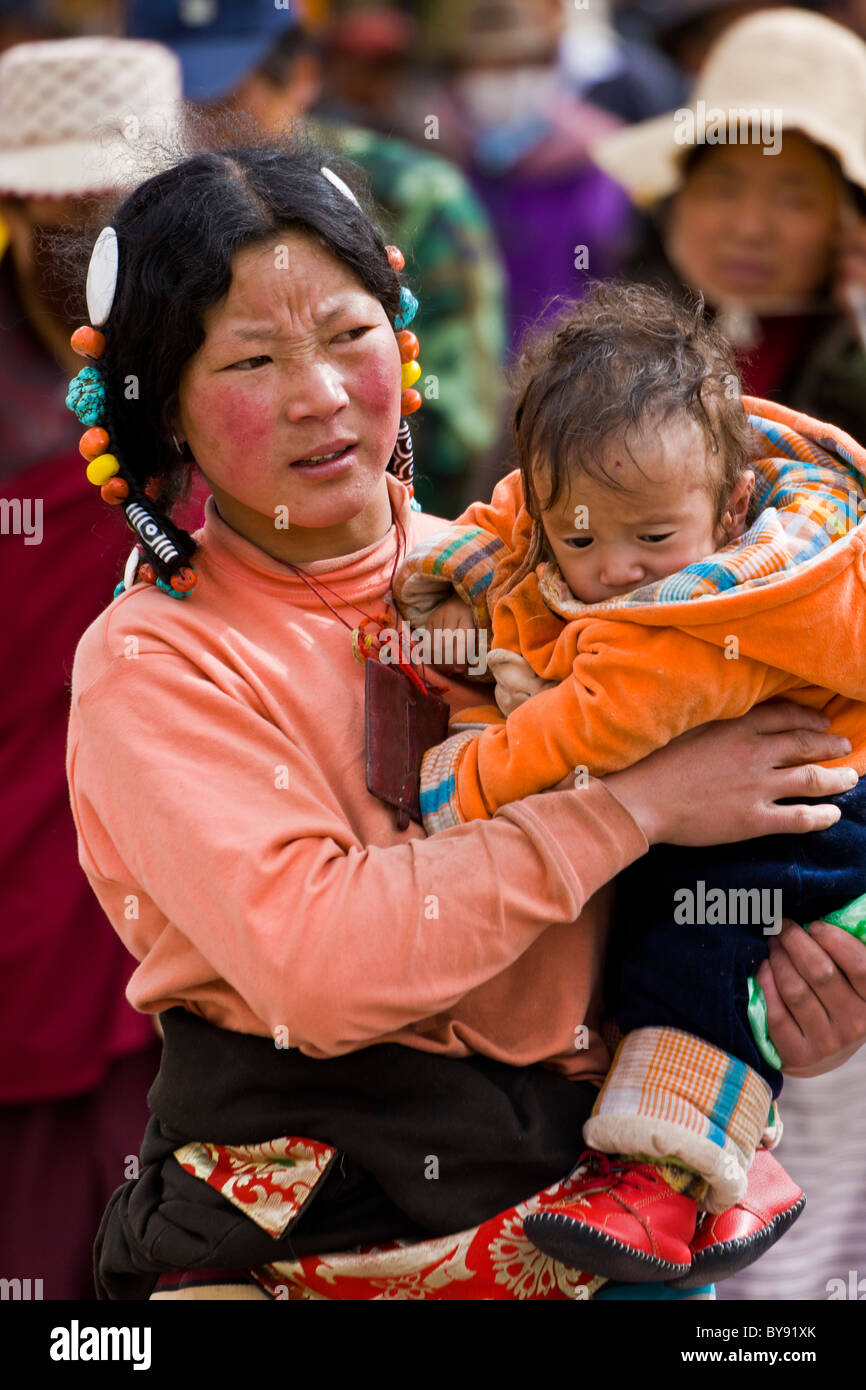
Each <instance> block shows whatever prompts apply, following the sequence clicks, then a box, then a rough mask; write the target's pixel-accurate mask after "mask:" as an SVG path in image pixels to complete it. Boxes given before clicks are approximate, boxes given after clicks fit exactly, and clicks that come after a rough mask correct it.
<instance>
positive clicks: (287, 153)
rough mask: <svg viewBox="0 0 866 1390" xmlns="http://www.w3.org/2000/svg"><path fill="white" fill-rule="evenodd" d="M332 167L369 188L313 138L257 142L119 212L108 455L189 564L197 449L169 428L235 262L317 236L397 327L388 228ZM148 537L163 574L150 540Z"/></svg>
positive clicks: (137, 194)
mask: <svg viewBox="0 0 866 1390" xmlns="http://www.w3.org/2000/svg"><path fill="white" fill-rule="evenodd" d="M323 164H325V165H327V167H329V168H332V169H333V170H334V172H335V173H337V172H338V171H342V172H341V174H340V176H341V177H344V176H345V177H346V178H347V180H349V181H351V183H352V184H353V185H355V187H357V186H358V184H359V183H361V184H363V180H364V176H363V174H361V172H360V171H359V170H357V169H355V167H354V166H353V165H351V164H348V163H347V161H345V160H339V159H337V158H335V157H334V155H333V154H332V153H331V152H330V151H327V150H324V149H323V148H322V147H321V146H320V145H317V144H314V143H313V142H312V141H311V140H310V139H309V138H307V137H304V138H299V137H298V136H291V137H290V136H286V137H280V138H278V139H273V140H271V139H263V138H261V137H260V136H259V137H257V138H249V137H248V138H246V139H244V140H243V141H242V142H240V143H234V144H229V145H228V146H222V147H220V148H213V149H205V150H203V151H201V152H199V153H195V154H192V155H189V156H188V157H186V158H183V159H181V160H180V161H179V162H177V163H175V164H174V165H173V166H172V167H171V168H168V169H164V170H163V171H162V172H160V173H157V174H155V175H154V176H153V177H151V178H149V179H147V181H146V182H144V183H142V184H140V185H139V187H137V188H136V189H135V191H134V192H133V193H131V194H130V195H129V196H128V197H127V198H126V199H125V201H124V202H123V203H121V205H120V206H119V207H118V208H117V209H116V210H115V211H114V212H113V213H111V225H112V226H113V227H114V228H115V230H116V232H117V238H118V247H119V270H118V280H117V289H116V292H115V296H114V302H113V305H112V308H111V313H110V315H109V318H108V322H107V324H106V325H105V327H104V330H103V331H104V333H105V338H106V346H105V352H104V355H103V357H102V358H101V359H100V362H99V369H100V372H101V374H102V376H103V378H104V380H105V387H106V411H105V415H106V429H107V430H108V434H109V438H110V441H111V443H110V449H111V451H112V452H113V453H115V454H116V455H117V458H118V460H119V461H120V465H121V470H122V473H123V475H124V476H125V477H126V478H127V479H128V480H130V481H131V483H132V485H133V494H132V495H133V497H137V498H138V499H139V500H140V501H141V502H142V503H143V505H144V506H145V507H147V499H146V498H144V496H143V489H144V487H145V485H146V484H148V483H149V482H150V483H151V484H152V486H151V488H150V489H149V495H150V496H151V497H152V498H153V500H154V505H155V508H156V509H157V511H156V516H157V519H158V520H159V521H160V522H165V523H166V525H165V526H164V528H163V529H164V530H165V531H166V533H167V534H168V535H169V536H170V537H171V539H172V540H173V541H174V543H175V547H176V549H178V550H179V551H180V553H181V554H182V555H183V558H184V559H188V558H189V557H190V556H191V554H192V553H193V550H194V548H195V547H194V543H193V541H192V539H191V537H189V536H188V534H187V533H186V532H185V531H180V530H179V529H178V528H176V527H174V526H173V525H172V523H171V522H170V521H169V520H168V517H169V515H170V512H171V508H172V507H173V506H174V504H175V503H176V502H177V501H178V500H180V499H181V498H182V497H183V496H184V495H185V493H186V491H187V490H188V486H189V480H190V476H191V470H192V464H193V462H194V460H192V457H191V455H189V453H188V448H187V446H184V455H185V457H184V456H182V455H181V454H179V453H178V451H177V448H176V446H175V443H174V440H173V438H172V423H171V421H172V418H173V415H174V413H175V411H176V406H177V388H178V383H179V380H180V375H181V369H182V368H183V366H184V364H185V363H186V362H188V361H189V359H190V358H191V357H192V356H193V354H194V353H195V352H196V351H197V350H198V348H199V347H200V345H201V343H202V342H203V340H204V337H205V331H204V327H203V319H204V315H205V312H206V311H207V309H208V308H209V307H210V306H211V305H213V304H215V303H216V302H217V301H219V300H220V299H222V298H223V296H224V295H226V294H227V293H228V290H229V286H230V284H231V278H232V259H233V257H234V256H235V255H236V254H237V253H238V252H239V251H241V250H242V249H243V248H245V247H247V246H251V245H255V244H256V243H261V242H266V241H270V240H273V239H274V238H275V237H279V236H280V235H282V234H283V233H285V232H288V231H292V230H300V231H304V232H307V233H309V234H310V235H312V236H314V237H316V238H317V239H318V240H319V241H320V242H321V243H322V244H323V245H324V246H325V247H326V248H327V249H328V250H329V251H330V252H331V253H332V254H333V255H334V256H335V257H336V258H337V259H338V260H340V261H342V262H343V264H344V265H346V266H348V267H349V269H350V270H351V271H352V272H353V273H354V274H355V275H356V276H357V278H358V280H359V281H360V282H361V284H362V285H363V286H364V288H365V289H366V290H368V291H369V293H370V294H372V295H373V296H375V298H376V299H378V300H379V302H380V303H381V304H382V307H383V308H384V310H385V312H386V313H387V315H388V317H389V319H390V320H391V322H392V323H393V321H394V318H395V317H396V315H397V314H398V313H399V309H400V281H399V279H398V277H397V274H396V273H395V271H394V270H393V269H392V267H391V266H390V264H389V262H388V258H387V254H386V250H385V243H384V240H383V237H382V233H381V231H380V230H379V228H378V226H377V225H376V223H375V222H374V221H373V219H372V217H371V216H369V215H368V213H367V212H366V211H364V210H363V208H361V207H360V206H355V204H354V203H352V202H351V201H350V200H349V199H348V198H347V197H346V195H345V194H344V193H342V192H340V190H339V189H337V188H335V187H334V186H333V184H332V183H331V182H330V181H329V180H328V179H326V178H325V177H324V175H323V174H322V173H321V168H322V165H323ZM150 510H151V511H153V510H154V508H153V507H151V508H150ZM139 540H140V541H142V543H143V544H144V545H145V548H146V549H147V551H148V554H147V559H148V560H149V561H151V562H152V563H153V565H154V568H155V569H157V571H158V572H164V568H165V567H164V564H162V563H161V557H160V556H159V553H158V552H155V553H154V552H152V551H151V547H150V546H148V545H147V542H146V541H144V540H143V537H142V535H141V532H140V531H139Z"/></svg>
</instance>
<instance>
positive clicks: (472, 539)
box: [394, 472, 531, 628]
mask: <svg viewBox="0 0 866 1390" xmlns="http://www.w3.org/2000/svg"><path fill="white" fill-rule="evenodd" d="M530 525H531V524H530V523H529V519H528V517H527V513H526V510H525V508H524V507H523V488H522V484H521V481H520V474H519V473H518V472H514V473H509V475H508V477H507V478H503V479H502V481H501V482H500V483H498V484H497V485H496V488H495V489H494V492H493V496H492V498H491V499H490V501H489V502H473V503H472V505H471V506H470V507H467V509H466V511H465V512H464V513H463V514H462V516H460V517H458V519H457V521H456V522H454V523H452V525H450V526H448V527H446V528H445V529H444V530H442V531H437V532H436V533H435V534H434V535H432V536H427V537H425V538H424V540H422V541H420V542H419V544H417V545H416V546H414V547H413V549H412V551H411V553H410V554H409V555H408V556H407V558H406V562H405V564H404V565H403V566H402V567H401V569H400V573H399V574H398V576H397V579H396V582H395V584H394V597H395V599H396V601H397V605H398V607H399V608H400V611H401V613H402V614H403V617H404V618H406V619H407V620H408V621H409V622H410V623H412V624H413V626H415V625H417V626H423V624H424V623H425V622H426V621H427V619H428V618H429V616H430V613H431V612H432V610H433V609H434V608H435V607H436V605H437V604H439V603H442V601H443V600H444V599H447V598H448V597H449V595H450V594H451V593H452V591H453V592H455V593H456V594H457V595H458V597H459V598H462V600H463V602H464V603H466V604H468V605H469V607H470V608H471V609H472V615H473V617H474V619H475V625H476V627H478V628H489V627H490V625H491V618H490V611H489V606H488V602H487V600H488V594H489V591H490V589H491V585H493V586H494V587H495V588H497V589H498V588H500V587H501V585H502V582H503V581H504V579H505V578H506V577H507V576H509V575H510V574H512V573H513V572H514V571H515V570H516V569H517V567H518V565H519V564H520V563H521V561H522V559H523V556H524V555H525V553H526V541H527V534H528V532H527V526H530Z"/></svg>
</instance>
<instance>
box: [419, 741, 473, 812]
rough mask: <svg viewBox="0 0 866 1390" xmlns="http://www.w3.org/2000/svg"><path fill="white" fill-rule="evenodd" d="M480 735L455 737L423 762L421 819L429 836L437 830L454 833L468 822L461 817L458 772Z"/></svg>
mask: <svg viewBox="0 0 866 1390" xmlns="http://www.w3.org/2000/svg"><path fill="white" fill-rule="evenodd" d="M477 737H478V733H477V731H475V730H473V732H472V733H462V734H454V735H453V737H451V738H447V739H446V740H445V742H444V743H437V744H436V746H435V748H428V750H427V752H426V753H425V754H424V757H423V759H422V761H421V796H420V800H421V818H422V820H423V821H424V829H425V830H426V831H427V834H428V835H435V833H436V831H437V830H450V829H451V827H452V826H454V825H462V824H463V821H464V819H465V817H464V816H462V815H461V814H460V803H459V801H458V800H457V768H458V766H459V764H460V759H461V757H462V756H463V753H464V751H465V749H466V748H467V747H468V746H469V744H470V743H471V742H472V740H473V739H475V738H477Z"/></svg>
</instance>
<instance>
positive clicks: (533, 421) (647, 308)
mask: <svg viewBox="0 0 866 1390" xmlns="http://www.w3.org/2000/svg"><path fill="white" fill-rule="evenodd" d="M514 385H515V388H516V404H515V409H514V422H513V432H514V442H515V446H516V450H517V462H518V464H519V466H520V470H521V473H522V476H523V488H524V496H525V498H526V506H527V510H528V511H529V513H530V515H531V516H532V518H533V521H534V523H535V524H534V526H533V534H532V543H531V546H530V552H529V554H528V555H527V557H526V560H525V561H524V563H523V565H521V567H520V571H519V572H518V574H517V575H515V580H514V582H517V580H518V579H519V578H521V577H522V576H523V575H525V574H527V573H529V572H530V571H531V570H533V569H534V568H535V567H536V565H537V564H538V563H539V562H540V561H541V560H542V559H544V558H545V555H546V553H547V542H546V538H545V535H544V531H543V528H542V526H541V513H542V510H543V509H544V508H546V507H549V506H552V505H554V504H555V503H556V502H557V501H558V499H559V498H560V496H561V495H562V494H563V492H564V491H566V490H567V488H568V486H569V482H570V480H571V479H572V478H574V477H575V476H576V475H577V474H580V473H583V474H585V475H587V476H589V477H592V478H594V479H596V480H600V481H603V482H606V483H608V484H609V485H610V486H611V487H613V488H615V487H619V486H621V484H620V483H619V482H617V481H616V480H615V479H614V478H612V477H610V475H609V474H608V473H606V472H605V470H604V467H603V465H602V462H601V454H602V447H603V445H604V443H605V441H607V440H609V439H610V438H611V437H612V436H616V437H617V438H620V439H622V441H623V444H624V446H625V448H626V449H628V441H629V434H630V432H632V431H636V432H638V433H639V432H640V431H642V430H643V429H645V428H647V427H650V426H658V427H662V426H663V425H664V422H665V421H666V420H668V419H670V417H671V416H673V415H677V414H680V413H681V412H683V413H685V414H687V415H690V416H691V417H692V419H693V420H694V421H695V422H696V423H697V424H698V425H699V426H700V428H701V429H702V430H703V432H704V434H705V436H706V438H707V441H708V443H709V446H710V449H711V451H712V453H713V454H714V455H715V456H716V458H717V461H718V466H717V467H716V468H715V469H713V470H712V473H711V475H710V477H708V479H707V484H708V486H709V488H710V489H711V492H712V496H713V501H714V504H715V512H716V520H717V521H720V520H721V518H722V516H723V514H724V511H725V507H726V505H727V502H728V498H729V497H730V495H731V491H732V490H733V488H734V486H735V484H736V482H737V480H738V479H739V477H740V476H741V474H742V473H743V471H744V469H745V468H747V467H748V465H749V463H750V462H752V461H753V460H754V459H755V458H756V457H757V455H758V453H759V450H758V448H757V437H756V435H755V433H754V432H753V431H752V429H751V427H750V425H749V423H748V421H747V419H746V413H745V411H744V409H743V404H742V401H741V399H740V381H739V376H738V373H737V368H736V365H735V361H734V356H733V351H732V349H731V347H730V345H729V343H728V342H727V341H726V339H725V338H724V337H723V336H722V334H721V333H719V332H718V330H717V329H716V328H714V327H713V326H712V324H710V323H709V322H708V321H707V319H706V318H705V316H704V302H703V298H702V297H700V296H699V297H695V298H692V299H690V300H688V301H686V302H685V303H683V302H681V301H678V300H676V299H674V298H673V296H672V295H671V294H670V293H669V292H668V291H666V290H664V289H661V288H659V289H656V288H654V287H652V286H649V285H637V284H630V283H627V282H625V281H620V280H610V281H597V282H594V283H593V284H591V286H590V289H589V292H588V293H587V295H586V297H585V298H584V299H582V300H580V301H579V302H576V303H569V304H567V305H566V306H565V307H564V309H563V311H562V313H561V314H560V315H558V317H557V318H556V320H555V321H554V323H553V325H552V326H548V327H547V328H546V329H545V330H544V331H543V332H542V333H541V334H540V335H538V336H537V337H535V338H534V339H532V340H531V341H530V342H529V343H528V344H527V345H526V346H525V347H524V350H523V352H522V355H521V357H520V358H519V360H518V362H517V365H516V368H515V372H514ZM540 473H541V475H542V482H543V487H544V493H543V496H542V493H540V492H539V486H538V484H539V474H540Z"/></svg>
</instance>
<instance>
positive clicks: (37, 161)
mask: <svg viewBox="0 0 866 1390" xmlns="http://www.w3.org/2000/svg"><path fill="white" fill-rule="evenodd" d="M180 97H181V76H180V64H179V62H178V60H177V58H176V57H175V56H174V54H173V53H170V52H169V50H168V49H167V48H164V47H163V46H162V45H161V44H158V43H151V42H148V41H145V40H138V39H114V38H82V39H56V40H49V41H47V42H45V43H22V44H16V45H15V47H13V48H8V49H6V51H5V52H4V53H3V54H0V194H3V193H9V194H15V195H17V196H19V197H33V198H36V197H41V198H45V197H53V198H71V197H77V196H79V197H80V196H83V195H84V194H87V193H102V192H109V191H113V190H116V189H123V188H125V187H131V186H133V185H134V184H135V183H136V182H137V181H138V180H139V179H140V178H141V177H142V174H143V172H144V173H149V172H152V168H150V167H148V169H147V170H145V171H142V167H141V153H142V151H143V149H144V146H145V144H146V141H147V138H148V137H149V136H150V137H153V136H157V137H159V136H161V135H163V136H167V137H168V138H169V139H171V138H172V133H173V132H174V133H175V138H176V131H177V123H178V117H179V112H180Z"/></svg>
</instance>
